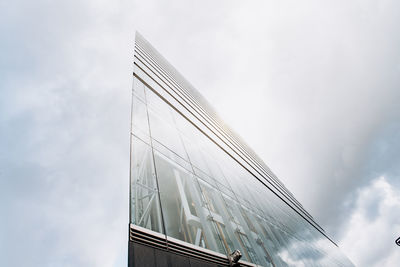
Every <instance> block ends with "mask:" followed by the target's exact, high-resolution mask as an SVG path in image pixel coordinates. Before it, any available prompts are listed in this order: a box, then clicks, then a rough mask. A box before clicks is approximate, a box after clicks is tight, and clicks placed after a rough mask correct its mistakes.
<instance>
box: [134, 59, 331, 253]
mask: <svg viewBox="0 0 400 267" xmlns="http://www.w3.org/2000/svg"><path fill="white" fill-rule="evenodd" d="M135 64H136V62H135ZM136 66H137V67H138V68H139V69H140V70H141V71H142V72H143V75H146V76H147V77H148V78H150V79H152V78H151V77H150V76H149V75H148V74H147V73H146V72H145V71H144V70H143V69H142V68H140V66H139V65H137V64H136ZM134 75H135V77H137V78H138V79H140V80H141V81H142V82H144V83H145V84H146V85H147V86H149V88H151V89H152V90H153V92H154V93H156V94H157V95H158V96H159V97H161V98H162V99H163V100H164V101H165V102H166V103H168V104H169V105H170V106H171V107H172V108H173V109H174V110H176V111H177V112H179V113H180V114H181V115H182V116H183V117H185V118H186V119H187V120H188V121H190V122H191V123H192V124H193V126H195V127H196V128H197V129H198V130H199V131H200V132H202V133H203V134H205V135H206V136H207V137H208V138H210V137H209V136H208V135H207V133H205V132H204V131H203V130H202V129H200V128H199V127H198V126H197V125H196V124H195V123H194V122H192V121H191V120H190V119H189V118H188V117H187V116H185V115H184V114H183V113H182V112H181V111H180V110H178V109H177V108H176V107H175V106H174V105H172V104H171V103H170V102H169V101H167V100H166V99H165V97H163V96H161V95H160V93H159V92H157V91H156V90H155V89H154V88H153V86H151V85H150V84H149V83H148V82H146V81H145V80H144V78H142V77H140V76H138V75H137V74H135V73H134ZM152 82H154V83H157V85H158V86H159V87H161V88H162V86H161V84H159V82H157V81H154V80H153V79H152ZM163 89H164V91H165V92H166V93H168V94H169V95H170V96H171V97H173V98H174V101H176V102H177V103H179V104H180V105H181V106H182V107H183V108H185V109H186V110H187V107H186V106H185V105H183V104H182V103H181V102H180V101H179V100H177V99H176V98H175V97H174V96H173V95H171V93H170V92H168V91H166V90H165V88H163ZM187 111H188V112H189V113H190V114H191V115H192V116H194V117H195V118H196V116H195V114H193V113H192V112H191V111H190V110H187ZM197 120H199V119H198V118H197ZM208 130H209V131H211V130H210V129H208ZM210 140H211V141H212V142H213V143H214V144H216V145H217V146H218V147H219V148H220V149H222V150H223V151H224V152H225V153H227V154H228V155H229V156H230V157H232V159H234V160H235V161H236V162H237V163H238V164H239V165H241V166H242V167H243V168H244V169H245V170H247V171H248V172H249V173H250V174H252V175H253V176H254V177H255V178H256V179H257V180H258V181H260V182H261V183H262V184H263V185H264V186H266V187H267V188H268V189H269V190H270V191H271V192H272V193H273V194H275V195H276V196H277V197H278V198H279V199H280V200H281V201H283V202H284V203H285V204H286V205H287V206H289V207H290V208H291V209H292V210H294V211H295V212H296V213H297V214H298V215H300V216H301V217H302V218H303V219H304V220H306V221H307V222H308V223H309V224H310V225H312V226H313V227H314V228H315V229H316V230H317V231H319V232H320V233H321V234H322V235H324V236H325V237H326V238H327V239H328V240H330V241H331V242H332V243H333V244H334V245H335V246H337V245H336V243H335V242H334V241H333V240H332V239H330V237H329V236H327V235H326V234H325V233H324V231H323V230H322V229H320V227H319V225H318V224H316V223H315V222H314V221H313V220H312V219H310V218H306V217H308V216H305V214H304V213H302V212H300V210H297V209H296V208H295V207H293V206H292V205H290V204H289V203H288V202H287V201H286V200H285V199H286V197H283V196H280V194H278V192H276V191H275V190H272V188H271V187H270V186H268V185H267V184H265V183H264V182H263V180H265V179H263V180H261V179H260V178H258V177H257V176H256V175H254V174H253V173H252V172H251V171H250V170H249V169H248V168H247V167H245V166H244V165H243V164H242V163H241V162H239V161H238V160H237V159H236V158H235V157H233V156H232V155H231V154H230V153H229V152H228V151H227V150H226V149H224V148H223V147H221V145H220V144H218V143H217V142H216V141H214V140H213V139H212V138H210ZM225 145H226V144H225ZM288 200H289V199H288Z"/></svg>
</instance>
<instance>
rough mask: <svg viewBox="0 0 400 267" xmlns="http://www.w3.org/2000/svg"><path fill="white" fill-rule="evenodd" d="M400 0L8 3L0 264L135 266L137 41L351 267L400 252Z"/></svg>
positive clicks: (0, 18) (2, 64)
mask: <svg viewBox="0 0 400 267" xmlns="http://www.w3.org/2000/svg"><path fill="white" fill-rule="evenodd" d="M398 25H400V2H399V1H395V0H381V1H375V0H366V1H353V0H350V1H342V0H335V1H330V0H327V1H289V0H285V1H223V0H221V1H209V0H203V1H183V0H171V1H161V0H160V1H151V0H150V1H135V0H133V1H128V0H120V1H105V0H96V1H94V0H86V1H83V0H80V1H78V0H70V1H50V0H37V1H27V0H13V1H11V0H8V1H7V0H5V1H1V2H0V34H1V35H0V36H1V42H0V49H1V51H3V52H2V55H1V56H0V212H1V214H2V215H1V217H0V218H1V220H0V265H2V266H10V267H13V266H41V267H43V266H62V267H64V266H101V267H102V266H104V267H108V266H113V267H114V266H115V267H117V266H118V267H119V266H126V262H127V242H128V238H127V237H128V193H129V189H128V185H129V184H128V182H129V181H128V180H129V128H130V117H129V116H130V95H131V89H132V71H133V49H134V37H135V31H139V32H140V33H141V34H142V35H143V36H144V37H145V38H146V39H148V40H149V41H150V42H151V43H152V44H153V45H154V47H155V48H156V49H157V50H159V52H161V54H163V55H164V56H165V57H166V58H167V59H168V60H169V61H170V63H171V64H172V65H174V66H175V67H176V68H177V69H178V70H179V71H180V72H181V73H182V74H183V75H184V76H185V77H186V78H187V79H188V80H189V81H190V82H191V83H192V84H193V85H194V86H195V87H196V88H197V89H198V90H199V92H200V93H201V94H203V96H204V97H205V98H206V99H208V100H209V102H210V103H211V104H212V105H213V106H214V107H215V109H216V110H217V111H218V112H219V114H220V115H221V117H222V118H224V119H225V121H226V122H227V123H228V124H229V125H231V127H232V128H233V129H235V130H236V132H238V133H239V134H240V135H241V136H242V137H243V139H244V140H246V141H247V143H248V144H249V145H250V146H251V147H252V148H253V149H254V150H255V151H256V152H257V153H258V154H259V156H260V157H261V158H262V159H263V160H264V161H265V162H266V164H267V165H268V166H269V167H270V168H271V169H272V171H273V172H274V173H275V174H276V175H277V176H278V177H279V178H280V179H281V181H282V182H283V183H284V184H285V185H286V187H287V188H289V190H291V192H293V194H294V195H295V196H296V198H297V199H298V200H299V201H300V202H301V203H302V204H303V206H304V207H305V208H306V209H307V210H308V211H309V212H310V213H311V214H312V215H313V217H314V218H315V220H316V221H317V222H319V224H320V225H321V226H322V227H323V228H324V229H325V230H326V232H327V233H328V235H329V236H331V237H332V239H333V240H335V241H336V242H337V243H338V245H339V247H340V248H341V250H342V251H343V252H345V254H346V255H347V256H348V257H349V258H350V259H351V260H352V261H353V262H354V263H355V264H356V265H357V266H396V262H397V263H398V262H400V248H399V247H397V246H396V245H395V243H394V241H395V239H396V238H397V237H399V236H400V216H399V215H400V153H399V151H400V108H399V104H398V103H400V49H399V47H400V31H399V30H398Z"/></svg>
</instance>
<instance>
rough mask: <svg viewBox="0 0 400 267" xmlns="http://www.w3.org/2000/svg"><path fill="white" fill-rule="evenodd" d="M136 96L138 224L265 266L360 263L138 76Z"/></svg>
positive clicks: (134, 200) (134, 208) (134, 199)
mask: <svg viewBox="0 0 400 267" xmlns="http://www.w3.org/2000/svg"><path fill="white" fill-rule="evenodd" d="M143 79H149V78H148V77H147V78H146V77H144V78H143ZM154 86H156V85H154ZM133 92H134V93H133V101H132V139H131V147H132V149H131V223H133V224H136V225H139V226H142V227H145V228H147V229H150V230H153V231H156V232H159V233H163V234H166V235H167V236H170V237H173V238H176V239H179V240H182V241H184V242H187V243H190V244H192V245H194V246H198V247H203V248H206V249H210V250H213V251H216V252H220V253H223V254H229V253H232V252H233V251H234V250H235V249H239V250H240V251H241V252H242V254H243V258H242V259H243V260H245V261H248V262H252V263H255V264H257V265H260V266H353V265H352V263H351V262H350V261H348V260H347V258H346V257H344V256H343V255H342V254H341V253H340V251H339V249H338V248H337V247H336V246H335V245H334V244H333V243H332V242H331V241H329V240H328V239H327V238H326V237H325V236H323V235H322V234H321V233H320V232H319V231H317V230H316V229H315V228H314V227H313V226H312V225H311V224H310V223H308V222H307V221H305V220H304V219H303V218H302V217H301V216H300V215H299V214H298V213H297V212H295V211H294V210H293V209H292V208H290V207H289V206H288V205H287V204H285V203H284V202H283V201H282V200H281V199H280V198H278V197H277V196H276V195H275V194H274V193H273V192H272V191H271V190H270V189H269V188H267V187H266V186H265V185H264V184H262V183H261V182H260V181H258V180H257V179H256V178H255V177H254V176H253V175H252V174H251V173H250V172H249V171H247V170H246V169H245V168H243V167H242V166H241V165H240V164H239V163H238V162H237V161H235V160H234V159H233V158H232V157H231V156H230V155H229V154H228V153H226V152H225V151H223V150H222V149H221V147H220V145H219V144H216V143H214V142H213V141H212V140H211V139H210V138H208V137H207V136H206V135H205V134H203V133H202V132H201V131H200V130H199V128H200V126H199V125H197V124H196V123H193V122H191V121H189V120H188V119H187V118H185V117H184V116H182V114H180V113H179V112H177V110H176V109H174V108H172V107H171V106H170V105H169V104H168V103H167V102H166V101H164V100H163V99H162V98H161V97H160V96H159V95H158V94H157V93H155V92H154V91H153V90H152V89H150V88H148V87H147V86H146V85H144V84H143V83H142V82H140V81H139V80H138V79H137V78H134V91H133ZM188 117H189V115H188ZM195 125H196V126H195Z"/></svg>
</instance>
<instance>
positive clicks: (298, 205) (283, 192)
mask: <svg viewBox="0 0 400 267" xmlns="http://www.w3.org/2000/svg"><path fill="white" fill-rule="evenodd" d="M136 58H137V57H136ZM137 59H138V60H139V61H140V63H141V65H143V66H146V68H148V69H149V70H150V71H151V72H153V74H154V75H156V76H157V77H158V78H159V79H160V80H161V78H160V77H159V76H158V75H157V74H156V73H155V72H154V71H153V70H152V69H150V68H149V67H148V66H147V65H145V63H143V62H142V61H141V60H140V59H139V58H137ZM135 63H136V64H137V63H138V62H135ZM138 67H140V66H139V65H138ZM140 68H141V69H142V71H143V72H145V73H146V71H145V70H143V68H142V67H140ZM146 75H147V76H148V77H151V75H148V74H147V73H146ZM161 81H162V80H161ZM157 83H158V82H157ZM158 84H159V83H158ZM159 86H160V87H162V88H163V89H164V90H166V89H165V88H164V87H168V88H169V86H168V85H164V86H162V85H161V84H159ZM166 91H167V90H166ZM174 92H175V91H174ZM169 94H170V93H169ZM181 98H182V97H181ZM182 100H183V101H185V100H184V99H183V98H182ZM180 104H181V105H182V103H180ZM183 106H184V107H185V108H186V109H187V107H186V106H185V105H183ZM192 108H193V107H192ZM191 113H192V112H191ZM197 113H198V112H197ZM192 114H193V113H192ZM193 115H194V114H193ZM200 115H201V114H200ZM197 119H198V118H197ZM198 120H199V121H201V122H202V123H203V124H204V122H203V120H200V119H198ZM205 126H206V127H207V128H208V129H209V130H210V131H212V132H213V133H214V134H216V133H215V132H214V131H213V130H211V129H210V127H209V126H207V125H205ZM211 127H213V128H215V126H212V125H211ZM216 136H217V137H218V138H219V139H221V137H220V136H218V135H216ZM221 141H222V142H224V143H225V144H226V145H227V146H228V147H229V148H230V149H232V151H234V153H235V154H237V155H238V156H239V157H240V158H241V159H242V160H244V161H245V162H246V163H247V164H249V166H250V167H251V168H252V169H254V170H255V171H256V172H257V173H258V174H259V175H260V176H261V177H262V178H263V179H266V181H267V182H268V183H270V184H271V181H272V184H271V185H272V186H273V187H274V188H275V189H276V190H278V191H279V192H280V193H281V194H283V195H284V196H285V197H286V198H287V199H288V200H289V201H290V202H292V204H293V205H295V206H296V207H297V208H298V209H299V210H301V211H302V212H303V213H304V215H305V216H307V217H308V218H309V219H310V220H312V221H313V222H314V220H313V218H312V216H311V215H309V213H308V212H307V211H305V209H304V208H303V207H302V206H301V205H300V203H299V202H298V201H297V200H295V198H294V197H293V196H292V195H291V194H288V193H287V192H288V191H283V190H282V189H281V188H280V187H279V186H278V188H277V185H276V184H275V183H274V180H273V179H271V180H268V179H267V178H266V177H265V176H264V175H263V174H262V173H260V172H259V171H258V169H257V168H256V167H255V166H252V164H251V163H250V162H248V161H247V160H246V159H244V158H243V156H241V155H240V154H239V153H238V152H237V151H236V150H235V149H233V148H232V147H231V146H230V145H229V144H227V142H226V141H224V140H223V139H221ZM228 142H229V141H228ZM253 176H255V175H254V174H253ZM267 177H269V178H270V176H267ZM259 179H260V178H259ZM314 223H315V224H316V227H319V228H320V229H321V230H322V231H324V230H323V229H322V228H321V227H320V226H319V225H318V224H317V223H316V222H314Z"/></svg>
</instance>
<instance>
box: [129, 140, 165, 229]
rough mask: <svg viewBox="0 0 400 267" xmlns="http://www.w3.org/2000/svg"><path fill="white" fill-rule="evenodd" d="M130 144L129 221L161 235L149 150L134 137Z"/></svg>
mask: <svg viewBox="0 0 400 267" xmlns="http://www.w3.org/2000/svg"><path fill="white" fill-rule="evenodd" d="M131 142H132V164H131V175H132V178H131V221H132V223H134V224H136V225H139V226H141V227H144V228H147V229H150V230H153V231H156V232H160V233H162V232H163V227H162V220H161V209H160V203H159V199H158V189H157V182H156V178H155V174H154V167H153V161H152V154H151V148H150V146H149V145H147V144H146V143H144V142H143V141H142V140H140V139H139V138H137V137H136V136H134V135H132V139H131Z"/></svg>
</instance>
